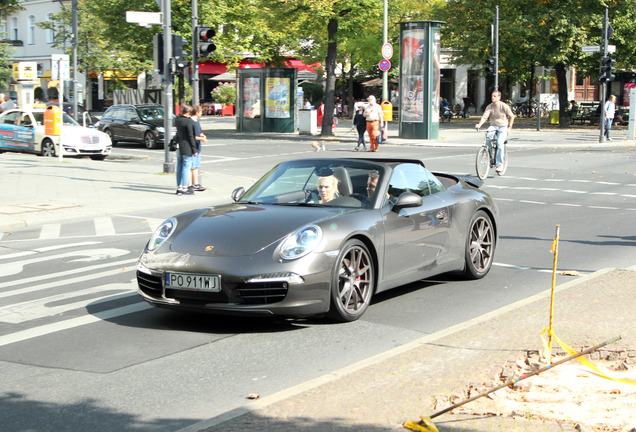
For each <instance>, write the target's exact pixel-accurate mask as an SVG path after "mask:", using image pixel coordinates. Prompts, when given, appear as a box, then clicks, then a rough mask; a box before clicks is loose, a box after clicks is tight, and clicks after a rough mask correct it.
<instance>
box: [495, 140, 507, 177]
mask: <svg viewBox="0 0 636 432" xmlns="http://www.w3.org/2000/svg"><path fill="white" fill-rule="evenodd" d="M507 169H508V148H507V147H506V146H505V145H504V148H503V169H502V170H501V171H498V172H497V174H499V175H500V176H502V175H504V174H505V173H506V170H507Z"/></svg>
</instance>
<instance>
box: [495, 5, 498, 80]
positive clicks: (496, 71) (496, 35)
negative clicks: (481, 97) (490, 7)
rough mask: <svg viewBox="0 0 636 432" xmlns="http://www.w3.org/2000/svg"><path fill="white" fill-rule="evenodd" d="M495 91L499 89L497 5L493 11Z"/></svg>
mask: <svg viewBox="0 0 636 432" xmlns="http://www.w3.org/2000/svg"><path fill="white" fill-rule="evenodd" d="M495 91H499V6H497V7H496V11H495Z"/></svg>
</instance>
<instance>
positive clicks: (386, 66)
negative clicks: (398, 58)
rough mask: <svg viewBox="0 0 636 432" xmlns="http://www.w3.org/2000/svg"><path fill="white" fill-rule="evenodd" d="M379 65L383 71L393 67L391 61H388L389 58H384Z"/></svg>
mask: <svg viewBox="0 0 636 432" xmlns="http://www.w3.org/2000/svg"><path fill="white" fill-rule="evenodd" d="M378 67H379V68H380V70H381V71H382V72H386V71H388V70H389V69H391V62H390V61H388V60H387V59H384V60H382V61H380V63H379V64H378Z"/></svg>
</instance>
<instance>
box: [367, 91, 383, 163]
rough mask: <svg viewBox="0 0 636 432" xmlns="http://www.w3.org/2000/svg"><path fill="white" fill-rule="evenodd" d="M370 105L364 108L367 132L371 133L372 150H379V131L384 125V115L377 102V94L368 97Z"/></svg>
mask: <svg viewBox="0 0 636 432" xmlns="http://www.w3.org/2000/svg"><path fill="white" fill-rule="evenodd" d="M367 101H368V102H369V105H368V106H367V108H366V109H365V110H364V114H363V115H364V118H365V119H366V121H367V132H368V133H369V144H370V146H371V149H370V151H372V152H376V151H378V133H379V131H380V128H382V127H384V115H383V114H382V107H381V106H380V105H379V104H377V103H376V99H375V96H373V95H371V96H369V97H368V98H367Z"/></svg>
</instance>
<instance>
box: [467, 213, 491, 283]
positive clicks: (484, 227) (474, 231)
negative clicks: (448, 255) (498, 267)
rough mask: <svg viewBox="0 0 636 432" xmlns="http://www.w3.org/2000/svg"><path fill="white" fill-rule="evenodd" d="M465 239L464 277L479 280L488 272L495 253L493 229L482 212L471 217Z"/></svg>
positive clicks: (488, 217) (488, 218)
mask: <svg viewBox="0 0 636 432" xmlns="http://www.w3.org/2000/svg"><path fill="white" fill-rule="evenodd" d="M468 226H469V229H468V236H467V238H466V250H465V254H464V255H465V261H466V264H465V265H466V269H465V271H464V273H465V275H466V276H467V277H469V278H471V279H481V278H483V277H484V276H486V274H487V273H488V272H489V271H490V267H492V261H493V257H494V253H495V227H494V225H493V222H492V219H490V216H488V215H487V214H486V212H484V211H483V210H479V211H478V212H476V213H475V214H474V215H473V218H472V219H471V221H470V224H469V225H468Z"/></svg>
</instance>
